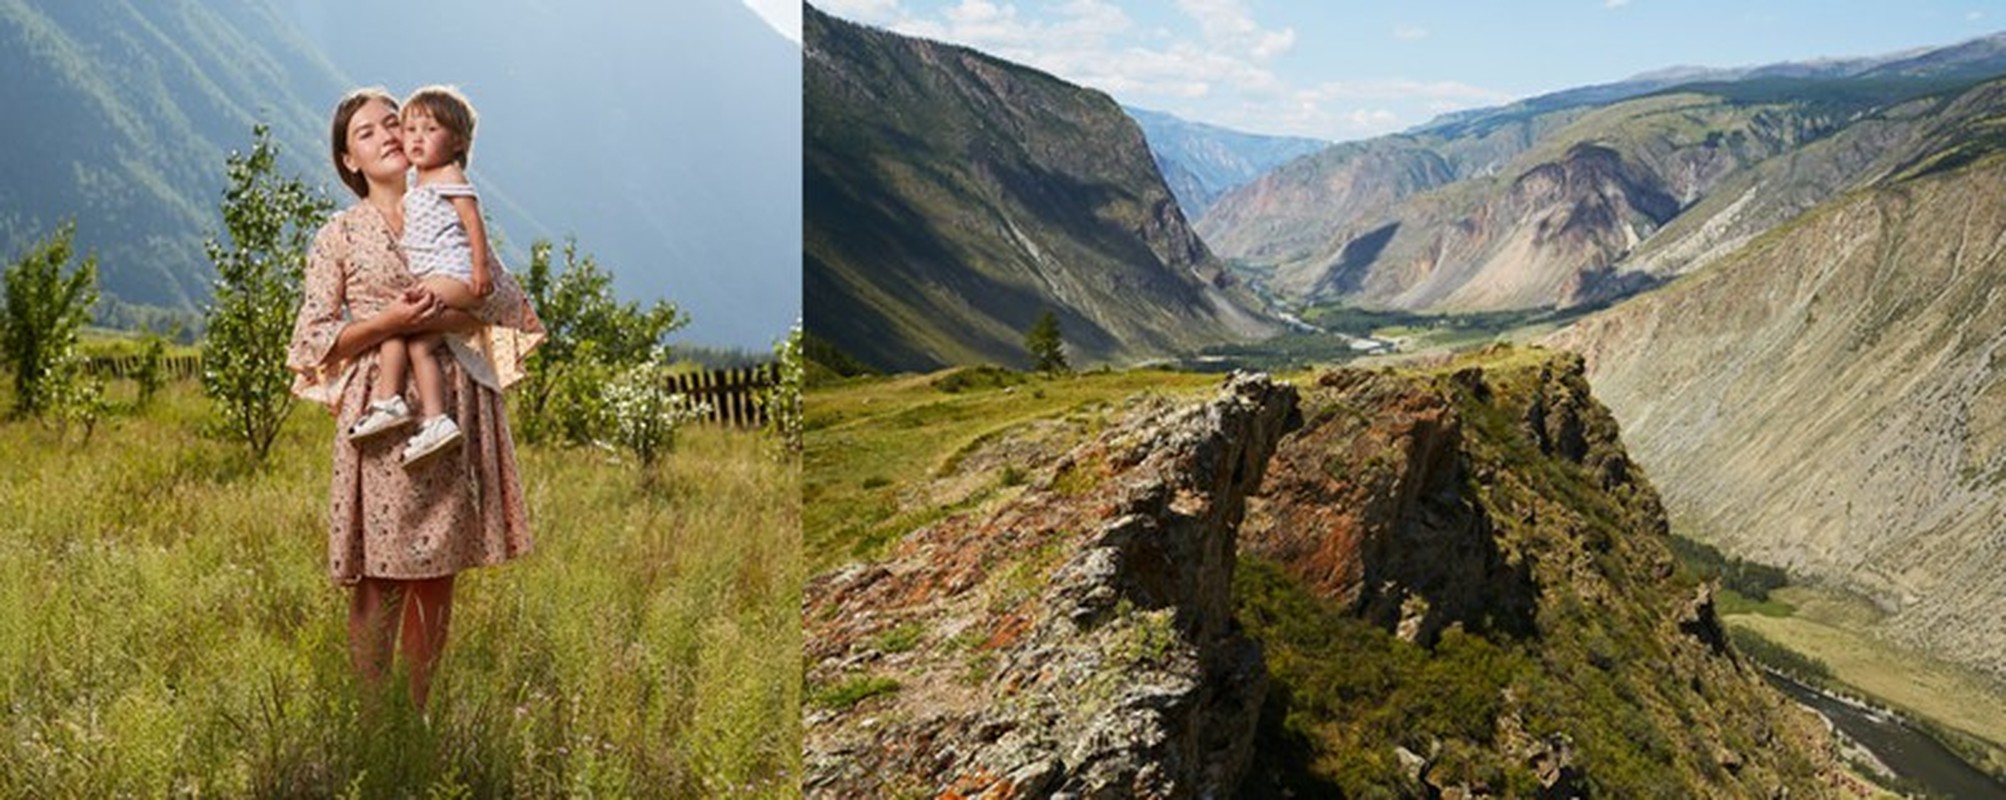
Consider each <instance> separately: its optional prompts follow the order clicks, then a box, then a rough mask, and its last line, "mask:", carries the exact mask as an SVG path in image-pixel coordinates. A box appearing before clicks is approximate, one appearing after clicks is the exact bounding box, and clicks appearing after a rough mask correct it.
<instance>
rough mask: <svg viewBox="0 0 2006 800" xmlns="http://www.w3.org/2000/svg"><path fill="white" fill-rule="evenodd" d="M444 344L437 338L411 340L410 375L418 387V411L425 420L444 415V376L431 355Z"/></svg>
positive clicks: (437, 362) (423, 337) (425, 337)
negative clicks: (423, 414)
mask: <svg viewBox="0 0 2006 800" xmlns="http://www.w3.org/2000/svg"><path fill="white" fill-rule="evenodd" d="M444 344H445V342H444V341H442V340H440V338H439V337H437V336H420V337H417V338H415V339H412V340H411V374H412V376H413V377H414V378H415V379H416V380H415V381H414V382H415V383H416V384H417V386H418V409H419V410H420V411H423V412H424V413H425V417H424V418H425V419H431V418H433V417H436V416H439V415H441V414H444V413H446V374H445V371H444V370H441V369H439V360H438V359H437V358H435V357H433V355H432V353H433V351H434V350H435V349H436V348H438V347H441V346H444Z"/></svg>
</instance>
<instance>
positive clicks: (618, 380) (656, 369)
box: [605, 351, 710, 468]
mask: <svg viewBox="0 0 2006 800" xmlns="http://www.w3.org/2000/svg"><path fill="white" fill-rule="evenodd" d="M667 355H668V354H667V352H666V351H664V352H663V353H662V358H661V360H659V361H651V362H646V363H641V364H635V365H633V366H631V367H628V368H627V369H626V370H625V371H623V372H621V373H620V374H619V375H618V376H616V377H615V378H614V379H613V381H612V382H611V383H609V384H608V385H607V387H606V394H605V400H606V405H605V408H606V411H607V416H608V417H609V418H610V419H611V421H612V426H611V427H612V430H613V443H614V444H616V445H619V446H620V448H621V449H624V450H626V451H627V452H629V453H633V454H634V457H635V458H638V459H640V460H641V466H642V467H644V468H652V467H653V466H654V465H655V461H656V460H657V459H659V458H660V457H661V456H662V455H663V454H664V453H667V452H668V451H669V448H670V447H672V446H674V444H675V440H676V429H678V428H681V427H682V426H683V425H684V423H687V422H690V421H692V420H696V419H701V418H703V416H704V415H705V414H709V413H710V406H708V405H706V404H704V403H701V402H697V401H694V400H691V399H690V397H689V395H686V394H683V393H682V392H677V391H673V390H671V389H670V388H669V373H668V368H667V367H666V366H664V364H665V363H666V361H667Z"/></svg>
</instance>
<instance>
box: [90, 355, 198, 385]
mask: <svg viewBox="0 0 2006 800" xmlns="http://www.w3.org/2000/svg"><path fill="white" fill-rule="evenodd" d="M145 363H146V357H145V356H143V355H140V354H138V353H124V354H121V355H115V356H85V357H84V371H85V372H87V373H90V374H91V375H94V376H97V377H100V378H130V377H132V376H134V375H136V374H138V373H139V369H140V367H141V366H142V365H144V364H145ZM201 375H202V356H200V355H198V354H196V353H182V354H180V355H170V356H162V357H161V358H160V377H161V378H162V379H163V380H170V381H178V380H187V379H189V378H196V377H200V376H201Z"/></svg>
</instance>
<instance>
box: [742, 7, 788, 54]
mask: <svg viewBox="0 0 2006 800" xmlns="http://www.w3.org/2000/svg"><path fill="white" fill-rule="evenodd" d="M745 5H746V6H747V7H748V8H751V9H752V10H753V11H754V12H756V13H758V14H759V18H760V19H763V20H766V24H768V25H771V26H773V29H774V30H776V31H779V32H780V35H782V36H785V37H787V38H788V39H790V40H792V41H793V42H794V43H795V44H800V43H801V1H800V0H745Z"/></svg>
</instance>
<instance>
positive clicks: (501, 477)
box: [286, 89, 543, 708]
mask: <svg viewBox="0 0 2006 800" xmlns="http://www.w3.org/2000/svg"><path fill="white" fill-rule="evenodd" d="M399 133H400V129H399V125H398V118H397V102H396V100H394V99H392V98H391V97H390V95H389V94H388V93H386V92H384V91H383V90H381V89H363V90H358V91H355V92H351V93H350V94H349V95H348V96H347V97H345V98H343V99H342V101H341V102H340V103H339V104H338V105H336V107H335V113H334V124H333V128H332V131H331V137H330V138H331V139H332V143H331V144H332V153H333V156H334V167H335V171H336V172H337V173H339V174H340V176H341V180H342V183H344V184H346V185H347V186H348V188H349V189H350V190H352V191H354V192H355V194H356V197H358V198H359V202H357V203H355V204H354V205H351V206H349V207H348V208H346V209H343V210H342V211H340V212H339V213H337V214H335V215H334V218H333V219H331V220H329V221H328V223H327V225H325V226H324V227H322V228H321V230H320V232H319V234H318V235H316V236H315V238H314V244H313V250H312V252H311V253H310V254H309V255H308V258H307V267H306V280H305V283H304V287H303V289H304V290H303V292H302V298H301V304H300V311H299V319H298V321H297V322H296V323H295V325H294V328H293V340H292V345H291V349H290V350H289V352H288V354H287V359H286V361H287V365H288V366H290V367H291V368H292V369H293V370H294V371H295V372H297V373H299V379H298V380H297V381H295V382H294V385H293V391H294V392H295V393H297V394H299V395H300V396H302V397H306V398H308V399H312V400H316V401H319V402H321V403H323V404H325V405H326V406H327V407H328V409H329V410H331V411H333V412H334V414H335V417H336V430H346V429H347V428H348V426H349V425H350V424H351V423H353V422H354V421H355V419H356V418H357V417H358V416H360V415H361V413H362V410H363V407H364V406H365V405H366V404H367V401H368V398H369V396H370V393H371V390H372V387H373V385H374V383H375V381H376V380H377V369H376V346H377V345H378V344H379V343H381V342H383V341H384V340H386V339H389V338H393V337H400V336H409V335H412V334H418V333H426V332H448V333H450V334H453V335H451V336H449V337H448V338H449V339H451V340H453V341H452V342H451V344H452V346H451V347H450V348H448V349H447V350H448V352H447V353H445V354H444V357H442V358H441V369H442V370H444V372H445V383H446V387H447V395H448V398H447V402H446V405H447V408H448V409H449V413H451V414H452V415H453V416H454V421H455V422H457V423H458V424H459V426H460V428H461V429H462V431H464V433H465V436H466V439H465V440H464V442H463V443H462V445H461V447H460V450H459V452H458V454H457V455H454V456H450V457H445V458H438V459H434V460H432V461H430V462H429V463H426V464H423V465H419V466H416V467H414V468H412V469H409V470H407V469H406V468H405V467H404V466H403V465H402V464H401V459H400V458H399V455H398V449H397V447H396V442H395V441H394V438H393V439H389V440H378V441H375V442H364V443H362V444H361V445H359V446H358V445H356V444H352V443H350V442H349V441H348V440H347V439H346V438H345V437H342V436H339V435H337V436H336V437H335V442H334V491H333V507H332V509H331V512H330V516H329V533H328V570H329V572H330V573H331V574H332V576H333V577H334V579H335V580H336V581H337V582H339V583H342V584H344V585H347V586H350V587H352V594H351V596H350V602H349V611H348V635H349V659H350V661H351V662H352V663H353V664H354V666H355V669H356V671H357V672H358V673H360V675H361V676H362V678H363V680H364V682H365V683H367V684H369V685H371V686H376V685H379V684H380V683H381V682H382V678H383V676H384V674H385V673H386V672H387V671H388V669H389V666H390V660H391V653H392V651H393V649H395V646H396V645H397V643H398V641H399V638H400V637H399V635H398V634H399V632H400V630H401V632H402V637H401V639H402V643H403V650H404V660H405V665H406V668H407V670H408V671H409V673H410V681H411V685H410V689H411V700H412V702H413V703H414V704H416V705H417V706H418V707H419V708H424V707H425V704H426V701H427V699H428V697H429V693H430V689H431V678H432V671H433V667H434V666H435V665H436V664H437V663H438V659H439V654H440V652H441V650H443V649H444V647H445V644H446V626H447V623H448V621H449V620H450V619H451V616H452V604H453V576H454V575H455V574H456V573H458V572H460V571H461V570H464V569H467V568H470V567H475V566H483V565H487V564H497V563H501V562H503V561H507V560H509V559H511V558H514V557H516V556H518V555H521V554H523V553H525V552H527V551H528V550H529V547H530V537H529V529H528V526H527V524H526V518H525V514H524V508H523V498H522V482H521V480H520V479H519V478H518V477H517V475H516V468H515V449H514V444H513V443H512V442H511V440H510V438H509V431H508V421H507V419H506V418H505V417H504V416H503V409H502V397H501V389H502V388H503V387H505V386H507V385H508V384H509V383H512V382H513V381H514V379H515V378H518V377H520V376H521V371H520V365H521V359H522V357H523V356H524V355H526V354H527V353H528V352H529V350H530V348H532V347H534V346H535V345H536V343H537V342H538V341H540V340H541V339H542V330H543V328H542V324H541V323H540V322H539V321H538V320H537V318H536V315H535V313H534V312H533V311H531V310H530V308H529V303H528V301H527V300H526V299H525V298H524V296H523V293H522V290H521V288H520V287H519V286H518V285H517V284H516V283H515V282H514V281H513V280H510V279H509V278H508V277H507V273H506V272H505V271H503V270H501V269H500V265H499V264H493V262H490V263H491V264H493V266H494V269H492V270H491V271H492V273H493V274H494V275H495V276H496V281H495V289H494V291H493V293H492V294H491V295H489V297H488V299H487V302H486V303H485V305H483V306H482V307H481V308H480V310H479V312H478V313H476V314H468V313H466V312H461V311H455V310H452V309H448V308H446V307H445V306H444V305H443V304H441V303H440V302H439V301H438V299H437V298H435V297H432V296H431V295H430V294H428V293H427V292H425V290H424V289H423V288H421V287H419V286H418V285H417V283H416V281H415V280H414V279H413V278H412V277H411V273H410V271H409V270H408V269H407V268H406V267H405V265H404V257H403V254H402V253H401V252H400V251H399V250H398V248H397V241H398V239H399V237H400V235H401V234H402V233H403V219H402V211H401V201H402V199H403V196H404V190H405V171H406V169H407V168H408V167H409V166H410V162H409V161H407V160H406V158H405V156H404V151H403V144H402V142H401V138H402V137H401V136H400V135H399ZM386 442H387V443H386Z"/></svg>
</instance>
